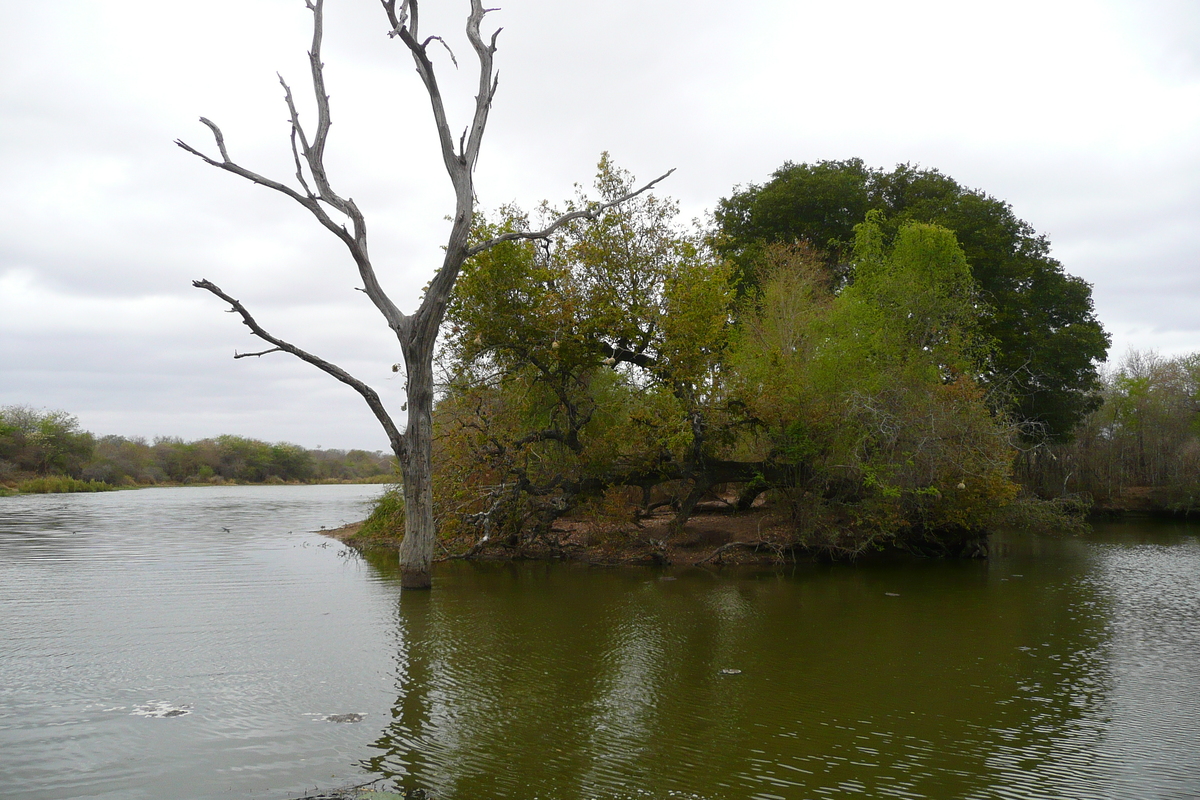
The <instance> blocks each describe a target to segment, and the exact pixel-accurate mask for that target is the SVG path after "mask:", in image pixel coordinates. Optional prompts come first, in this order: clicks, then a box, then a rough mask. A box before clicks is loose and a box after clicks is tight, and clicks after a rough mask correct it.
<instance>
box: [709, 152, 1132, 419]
mask: <svg viewBox="0 0 1200 800" xmlns="http://www.w3.org/2000/svg"><path fill="white" fill-rule="evenodd" d="M870 211H876V212H880V214H881V216H880V217H879V218H878V224H879V226H880V230H881V233H882V236H883V238H884V240H885V241H892V240H894V239H895V238H896V236H897V235H898V233H899V231H900V230H901V229H903V228H904V226H905V225H907V224H909V223H913V222H919V223H927V224H936V225H939V226H941V227H944V228H946V229H947V230H950V231H952V232H953V233H954V235H955V237H956V239H957V242H958V244H959V246H960V247H961V248H962V251H963V253H964V255H965V257H966V261H967V263H968V264H969V265H970V269H971V274H972V275H973V277H974V280H975V283H976V284H977V286H978V295H977V299H978V302H979V304H980V308H979V314H978V316H979V322H980V330H981V332H982V334H983V335H984V336H986V337H989V338H990V339H991V340H992V341H993V342H994V345H995V346H994V348H993V351H992V354H991V357H990V359H989V360H988V362H987V363H986V364H985V365H984V371H983V373H982V374H981V376H980V377H981V380H982V381H983V384H984V385H985V386H986V387H987V388H988V389H989V390H990V391H992V392H993V393H994V394H995V393H996V392H997V391H1002V392H1003V393H1004V395H1005V396H1006V397H1007V398H1008V400H1009V402H1010V404H1011V405H1010V406H1009V408H1010V409H1011V411H1012V412H1013V413H1014V414H1015V416H1016V417H1017V418H1018V419H1019V420H1021V421H1022V422H1025V423H1027V432H1029V433H1032V434H1036V435H1044V436H1047V437H1050V438H1052V439H1065V438H1069V436H1070V434H1071V431H1072V429H1073V428H1074V427H1075V426H1076V425H1077V424H1078V423H1079V421H1080V420H1081V419H1082V418H1083V417H1084V416H1085V415H1086V414H1087V413H1088V412H1090V411H1091V410H1093V409H1094V408H1096V406H1097V404H1098V402H1099V399H1098V397H1099V395H1098V389H1099V382H1098V381H1099V378H1098V372H1097V368H1098V362H1100V361H1103V360H1104V358H1105V356H1106V354H1107V350H1108V346H1109V343H1110V340H1109V336H1108V334H1107V333H1106V332H1105V331H1104V329H1103V327H1102V326H1101V324H1100V322H1099V321H1098V320H1097V319H1096V317H1095V314H1094V310H1093V306H1092V297H1091V287H1090V286H1089V285H1088V284H1087V283H1086V282H1085V281H1083V280H1081V279H1079V278H1077V277H1075V276H1072V275H1070V274H1068V273H1067V272H1066V271H1065V270H1064V269H1063V267H1062V265H1061V264H1060V263H1059V262H1058V261H1057V260H1055V259H1054V258H1053V257H1052V256H1051V255H1050V243H1049V241H1048V240H1047V238H1046V237H1045V236H1043V235H1040V234H1038V233H1037V232H1036V231H1035V230H1034V229H1033V227H1032V226H1030V225H1029V224H1028V223H1026V222H1024V221H1023V220H1021V219H1019V218H1017V216H1016V215H1015V214H1014V213H1013V210H1012V207H1011V206H1010V205H1009V204H1008V203H1005V202H1003V201H1001V200H998V199H996V198H994V197H991V196H990V195H987V194H985V193H984V192H982V191H979V190H976V189H969V188H966V187H964V186H962V185H961V184H959V183H958V182H957V181H955V180H954V179H953V178H950V177H949V176H947V175H943V174H942V173H940V172H938V171H937V170H933V169H919V168H916V167H913V166H911V165H900V166H898V167H896V168H895V169H894V170H892V171H890V172H887V171H884V170H882V169H876V168H871V167H867V166H866V165H864V163H863V162H862V161H861V160H859V159H850V160H846V161H821V162H817V163H814V164H793V163H787V164H784V165H783V166H782V167H780V168H779V169H778V170H776V171H775V172H774V173H773V174H772V176H771V180H769V181H767V182H766V183H765V184H763V185H761V186H759V185H750V186H747V187H745V188H740V189H735V191H734V192H733V194H732V195H730V196H729V197H727V198H724V199H722V200H721V201H720V203H719V205H718V209H717V211H716V214H715V221H716V225H717V231H716V232H715V233H714V238H713V242H714V245H715V247H716V249H717V250H718V252H720V253H721V254H722V255H725V256H726V257H728V258H729V259H730V260H731V261H732V262H733V263H734V264H735V265H736V266H737V268H738V274H739V276H740V280H741V281H742V283H743V291H745V285H746V284H747V283H752V282H753V280H754V278H753V276H754V270H753V268H752V264H753V263H754V262H755V260H756V259H758V258H760V257H761V254H762V252H763V251H764V248H765V247H766V246H767V245H769V244H771V243H796V242H806V243H808V244H809V245H811V246H812V247H814V248H817V249H818V250H819V251H821V253H822V255H823V260H824V263H825V265H826V268H827V269H828V270H829V271H830V274H831V276H832V278H833V279H834V280H837V281H844V280H846V279H847V277H848V270H849V267H850V261H851V257H852V252H853V243H854V227H855V225H857V224H858V223H859V222H861V221H862V220H863V219H864V218H865V217H866V215H867V213H868V212H870Z"/></svg>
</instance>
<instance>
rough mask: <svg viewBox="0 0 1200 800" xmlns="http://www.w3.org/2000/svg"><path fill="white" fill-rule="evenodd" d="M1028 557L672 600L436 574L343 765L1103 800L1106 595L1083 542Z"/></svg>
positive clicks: (547, 779)
mask: <svg viewBox="0 0 1200 800" xmlns="http://www.w3.org/2000/svg"><path fill="white" fill-rule="evenodd" d="M1030 541H1032V540H1024V543H1022V542H1021V541H1017V543H1016V545H1014V546H1010V547H1009V549H1008V550H1007V551H1004V550H1003V548H1001V549H1002V552H1007V555H1006V556H1001V557H998V558H996V559H994V560H993V561H992V562H991V563H981V562H937V561H933V562H931V561H923V562H910V563H904V564H895V563H892V564H860V565H857V566H848V565H833V566H830V565H799V566H797V567H795V568H794V569H792V570H784V571H779V570H750V571H744V572H738V573H735V572H729V571H713V572H709V571H704V570H684V571H678V572H673V573H671V576H672V577H675V578H677V580H672V581H664V580H660V579H659V578H660V577H663V576H664V574H665V573H659V572H652V571H649V570H640V569H631V570H620V569H610V570H602V569H589V568H587V567H581V566H576V565H564V564H545V563H533V564H530V563H517V564H466V563H456V564H447V565H442V567H441V569H440V570H439V572H438V574H437V581H438V591H436V592H433V593H405V594H403V595H402V597H401V598H400V601H399V603H398V607H397V628H398V630H399V649H398V652H397V673H396V674H397V685H398V697H397V700H396V704H395V706H394V708H393V710H392V721H391V723H390V724H389V725H388V726H387V727H386V729H385V730H384V731H383V732H382V734H381V735H380V737H379V738H378V740H377V741H376V742H375V743H374V745H373V747H374V750H375V753H374V754H373V755H371V756H370V757H369V758H367V759H365V760H364V761H363V762H362V766H364V767H365V768H366V769H367V770H369V771H371V772H372V773H375V774H377V775H379V776H381V777H384V778H387V779H389V780H390V781H391V782H392V783H393V784H394V785H395V786H396V787H397V788H399V789H402V790H410V789H414V788H417V787H421V788H424V789H427V790H429V791H430V792H431V794H432V795H433V796H434V797H437V798H478V797H514V798H516V797H520V798H533V797H543V798H567V797H596V798H625V797H650V798H660V797H661V798H666V797H680V796H683V797H697V798H711V799H712V800H724V799H725V798H730V799H732V798H744V797H762V798H767V797H772V796H783V797H798V796H809V795H814V796H816V795H826V794H830V793H833V794H842V793H863V794H865V795H866V796H871V797H927V798H964V797H993V796H999V795H1004V794H1006V793H1010V792H1015V793H1017V794H1022V795H1023V796H1033V795H1047V796H1048V795H1066V796H1071V797H1104V796H1109V792H1110V790H1111V789H1112V787H1111V786H1110V785H1109V784H1108V782H1107V779H1106V778H1105V775H1106V774H1107V773H1106V772H1105V771H1104V769H1102V768H1101V766H1100V765H1098V764H1097V763H1096V761H1095V758H1094V754H1095V753H1096V752H1097V750H1096V748H1097V745H1098V742H1099V741H1100V739H1101V738H1102V737H1103V735H1104V724H1105V708H1106V704H1107V702H1108V695H1109V692H1110V689H1111V684H1112V678H1111V676H1110V675H1109V673H1108V669H1107V660H1106V659H1107V650H1106V648H1107V647H1108V635H1109V632H1108V628H1107V620H1108V614H1109V608H1108V606H1107V600H1104V599H1103V592H1102V591H1099V590H1098V588H1097V583H1096V581H1095V580H1094V576H1092V575H1091V573H1090V570H1091V569H1092V566H1093V565H1092V562H1091V556H1090V555H1089V552H1090V551H1089V550H1088V549H1087V548H1086V547H1085V546H1084V544H1083V543H1080V542H1051V543H1049V544H1042V545H1039V546H1040V547H1043V548H1050V549H1051V550H1053V552H1052V553H1050V552H1042V553H1037V554H1035V553H1029V552H1025V551H1024V550H1022V549H1021V548H1022V547H1026V548H1027V547H1028V546H1030V545H1029V542H1030ZM1013 547H1015V548H1016V549H1013ZM371 562H372V563H373V564H376V566H377V568H378V569H379V570H380V571H384V572H386V571H387V570H389V569H392V567H389V566H388V559H386V558H385V557H380V558H377V557H371ZM735 670H740V672H735ZM1030 793H1032V794H1030Z"/></svg>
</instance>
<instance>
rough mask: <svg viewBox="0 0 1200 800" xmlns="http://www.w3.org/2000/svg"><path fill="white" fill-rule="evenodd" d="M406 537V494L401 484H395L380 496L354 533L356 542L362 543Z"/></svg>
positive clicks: (378, 542) (381, 542)
mask: <svg viewBox="0 0 1200 800" xmlns="http://www.w3.org/2000/svg"><path fill="white" fill-rule="evenodd" d="M402 538H404V495H403V492H402V490H401V489H400V487H399V486H393V487H391V488H390V489H388V490H387V491H386V492H384V493H383V494H382V495H380V496H379V499H378V500H376V501H375V508H373V509H372V510H371V514H370V516H368V517H367V518H366V519H365V520H364V521H363V524H362V527H361V528H359V530H358V533H356V534H354V537H353V539H354V543H355V544H360V545H367V544H383V543H387V542H398V541H400V540H401V539H402Z"/></svg>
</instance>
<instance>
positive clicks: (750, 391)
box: [730, 213, 1015, 554]
mask: <svg viewBox="0 0 1200 800" xmlns="http://www.w3.org/2000/svg"><path fill="white" fill-rule="evenodd" d="M881 222H882V220H881V216H880V215H879V214H878V213H871V214H868V215H867V221H866V222H865V223H862V224H860V225H859V226H857V230H856V239H855V243H854V245H853V246H852V248H851V257H850V265H851V271H850V273H849V275H848V277H850V278H851V282H850V284H849V285H848V286H847V287H846V288H844V289H842V290H841V291H840V292H835V291H834V290H833V286H834V281H832V280H831V279H830V276H829V274H828V271H827V269H826V265H825V264H824V263H823V258H822V257H821V256H819V255H817V254H815V253H814V252H813V251H811V250H806V249H804V248H802V247H795V246H790V247H789V246H784V245H773V246H767V247H765V248H764V250H763V255H762V257H761V260H760V262H759V265H758V266H757V268H756V278H757V285H758V288H757V289H755V290H754V292H753V293H752V295H751V297H752V300H751V301H750V303H749V305H748V307H747V308H745V309H744V311H743V314H742V322H741V325H740V326H739V335H738V338H737V340H736V343H735V345H734V348H733V352H732V355H731V358H730V371H731V373H732V374H733V375H734V376H735V377H734V380H735V381H736V382H737V385H736V386H735V387H734V388H733V389H732V390H731V391H732V392H733V393H734V394H735V395H736V396H738V397H740V398H741V400H742V402H744V403H745V406H746V408H747V410H748V413H749V414H750V416H751V418H752V419H754V420H755V421H756V422H757V424H758V428H757V432H758V435H757V437H756V438H755V440H754V441H753V442H750V441H747V442H746V443H745V444H744V445H743V446H747V447H750V446H753V448H754V450H753V451H752V454H751V455H752V457H755V458H758V459H761V460H762V462H763V463H764V465H765V464H775V465H776V467H777V469H776V472H784V473H785V474H790V475H791V476H792V477H791V481H790V484H786V485H784V486H783V487H781V488H784V489H785V490H786V491H785V494H786V496H787V498H788V501H789V503H790V504H791V507H792V513H793V515H794V517H795V520H796V523H797V524H796V527H797V530H798V532H799V534H798V535H799V536H800V537H801V541H802V542H803V543H804V544H805V545H807V546H810V547H815V548H818V549H825V550H829V551H831V552H835V553H849V554H855V553H859V552H862V551H863V550H865V549H867V548H869V547H872V546H880V545H883V544H892V545H896V546H900V547H903V548H906V549H913V550H919V551H921V552H927V553H973V552H976V551H977V550H978V549H979V548H980V547H982V546H983V538H982V537H983V534H984V532H985V531H986V526H987V523H988V522H989V519H990V516H991V513H992V509H994V508H995V507H997V506H1002V505H1004V504H1006V503H1008V502H1009V501H1011V500H1012V498H1013V496H1014V494H1015V487H1014V486H1013V485H1012V483H1011V481H1009V479H1008V473H1009V464H1010V461H1011V454H1012V449H1011V447H1010V445H1009V442H1008V439H1007V436H1008V433H1009V428H1008V426H1007V425H1006V424H1005V421H1004V420H1003V419H1002V418H997V417H996V416H995V415H994V414H993V413H992V412H991V410H990V409H989V408H988V407H987V405H986V404H985V403H984V393H983V391H982V389H981V388H980V387H979V386H978V385H977V383H976V382H975V379H974V377H973V376H974V375H975V374H976V372H977V366H978V362H979V359H980V358H981V357H982V356H983V354H985V353H986V346H984V345H983V344H981V336H980V335H979V333H978V330H977V324H976V323H977V314H976V311H975V304H976V302H977V301H976V287H975V283H974V281H973V280H972V277H971V273H970V269H969V267H968V265H967V262H966V257H965V255H964V254H963V252H962V250H961V248H959V247H958V245H957V242H956V241H955V237H954V234H953V233H951V232H950V231H948V230H946V229H945V228H940V227H938V226H932V225H926V224H920V223H908V224H906V225H904V226H903V227H902V228H900V230H899V231H897V234H896V236H895V237H894V243H893V244H890V245H889V244H886V243H885V237H884V232H883V229H882V227H881Z"/></svg>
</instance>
